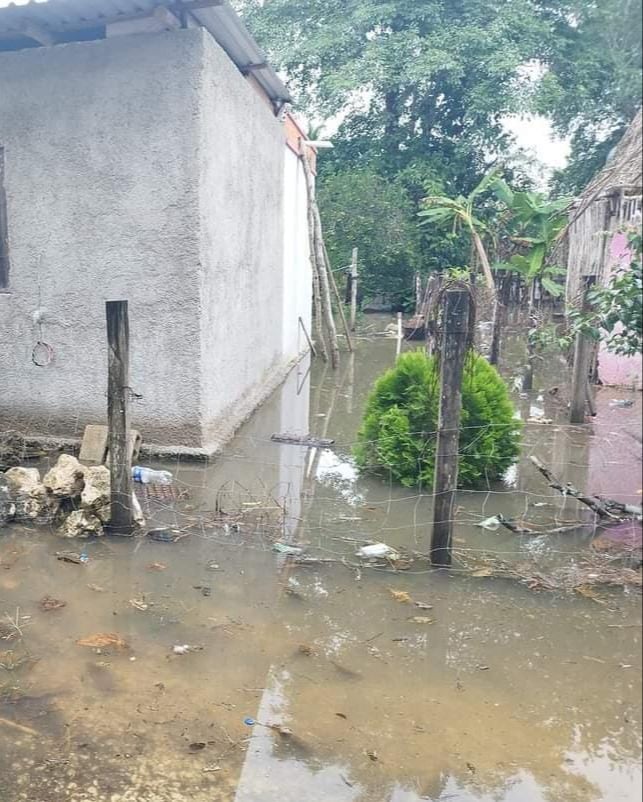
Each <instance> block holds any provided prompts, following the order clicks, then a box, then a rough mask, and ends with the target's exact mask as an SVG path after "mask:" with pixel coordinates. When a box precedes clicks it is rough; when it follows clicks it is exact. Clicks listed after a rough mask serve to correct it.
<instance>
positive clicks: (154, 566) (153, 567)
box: [147, 563, 167, 571]
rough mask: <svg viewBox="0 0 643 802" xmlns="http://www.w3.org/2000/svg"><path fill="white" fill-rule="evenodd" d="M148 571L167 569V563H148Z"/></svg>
mask: <svg viewBox="0 0 643 802" xmlns="http://www.w3.org/2000/svg"><path fill="white" fill-rule="evenodd" d="M147 570H148V571H167V565H165V563H150V564H149V565H148V566H147Z"/></svg>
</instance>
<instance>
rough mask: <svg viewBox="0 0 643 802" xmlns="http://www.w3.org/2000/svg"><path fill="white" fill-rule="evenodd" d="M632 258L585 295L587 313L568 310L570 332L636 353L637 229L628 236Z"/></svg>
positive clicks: (641, 296) (641, 271) (642, 273)
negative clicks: (605, 282)
mask: <svg viewBox="0 0 643 802" xmlns="http://www.w3.org/2000/svg"><path fill="white" fill-rule="evenodd" d="M629 240H630V249H631V253H632V260H631V263H630V264H629V266H628V267H624V268H621V269H620V270H617V271H616V272H615V273H614V275H613V276H612V277H611V278H610V280H609V282H608V283H607V285H605V286H597V287H595V288H594V289H593V290H592V291H591V292H590V295H589V302H590V305H591V307H592V311H591V312H590V313H588V314H587V313H582V312H580V311H578V310H575V309H571V310H570V311H569V318H570V322H571V335H572V336H575V334H576V333H577V332H578V331H583V332H584V333H585V334H589V336H591V337H593V338H594V339H596V340H598V339H602V340H603V341H604V342H605V344H606V345H607V349H608V351H611V352H612V353H614V354H619V355H621V356H636V355H637V354H640V353H641V352H642V351H643V259H642V256H643V245H642V238H641V233H640V231H639V230H636V231H635V232H632V233H631V234H630V237H629Z"/></svg>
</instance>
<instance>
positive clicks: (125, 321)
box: [105, 301, 134, 535]
mask: <svg viewBox="0 0 643 802" xmlns="http://www.w3.org/2000/svg"><path fill="white" fill-rule="evenodd" d="M105 312H106V316H107V360H108V376H107V429H108V435H107V437H108V439H107V443H108V448H109V470H110V481H111V485H110V487H111V490H110V494H111V498H110V508H111V519H110V524H109V532H110V533H111V534H114V535H131V534H132V530H133V529H134V516H133V510H132V463H131V456H130V428H129V410H128V406H129V392H130V388H129V318H128V312H127V301H107V303H106V305H105Z"/></svg>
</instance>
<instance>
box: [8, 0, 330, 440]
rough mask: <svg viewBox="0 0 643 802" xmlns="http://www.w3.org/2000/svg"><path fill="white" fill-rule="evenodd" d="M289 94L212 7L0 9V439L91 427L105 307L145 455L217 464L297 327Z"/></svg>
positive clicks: (58, 0)
mask: <svg viewBox="0 0 643 802" xmlns="http://www.w3.org/2000/svg"><path fill="white" fill-rule="evenodd" d="M289 100H290V98H289V96H288V92H287V90H286V88H285V87H284V85H283V84H282V82H281V80H280V79H279V77H278V76H277V75H276V73H275V72H274V71H273V70H272V69H271V68H270V67H269V65H268V64H267V63H266V60H265V58H264V56H263V54H262V53H261V52H260V50H259V49H258V47H257V45H256V43H255V42H254V40H253V39H252V38H251V36H250V34H249V33H248V31H247V30H246V28H245V27H244V25H243V23H242V22H241V20H240V19H239V18H238V17H237V15H236V14H235V12H234V11H233V10H232V8H231V7H230V6H229V4H228V3H227V1H226V0H183V2H177V3H176V4H170V5H160V4H159V2H158V0H82V2H80V0H48V2H44V3H33V2H31V3H28V4H26V5H20V6H15V5H10V6H8V7H3V8H0V431H2V430H6V429H18V430H20V431H22V432H24V433H26V434H28V435H34V436H55V437H63V438H68V437H75V438H78V437H80V436H82V432H83V430H84V427H85V425H87V424H89V423H104V422H105V417H106V387H107V376H106V374H107V348H106V335H105V301H106V300H124V299H126V300H128V302H129V312H130V327H131V382H132V390H133V392H134V393H136V397H137V400H136V402H135V403H134V404H133V406H132V425H133V426H134V427H136V428H137V429H139V430H140V431H141V432H142V434H143V437H144V440H145V442H146V443H148V444H150V443H151V444H155V445H158V446H160V447H164V448H169V449H171V450H187V451H190V450H192V451H194V452H198V453H212V452H214V451H215V450H216V449H217V448H218V447H219V446H220V445H221V444H222V443H224V442H225V441H226V440H227V439H229V437H230V436H231V435H232V433H233V432H234V431H235V429H236V428H237V427H238V426H239V425H240V423H242V422H243V421H244V420H245V419H246V418H247V417H248V415H249V414H250V413H251V412H252V411H253V410H254V409H255V408H256V407H257V405H258V404H259V403H261V402H262V400H263V399H265V398H266V397H267V395H268V394H269V393H270V392H271V391H272V390H274V389H275V388H276V387H277V386H278V385H279V383H280V382H281V381H283V379H284V378H285V377H286V375H287V374H288V372H289V370H290V369H291V368H292V366H293V365H294V364H295V363H296V362H297V360H298V359H299V358H300V356H301V354H302V353H303V352H304V350H305V346H306V342H305V335H304V333H303V326H305V327H306V328H307V329H308V330H310V316H311V302H310V295H311V291H310V288H311V275H310V261H309V249H308V226H307V211H306V187H305V182H304V176H303V169H302V165H301V162H300V160H299V157H298V152H299V147H300V140H301V139H302V137H303V134H302V132H301V131H300V130H299V128H298V127H297V124H296V123H295V121H294V120H293V119H292V117H290V116H289V115H288V114H286V113H285V112H284V108H285V106H286V104H287V103H288V102H289ZM311 158H313V159H314V154H311ZM302 324H303V326H302Z"/></svg>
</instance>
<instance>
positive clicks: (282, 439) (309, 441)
mask: <svg viewBox="0 0 643 802" xmlns="http://www.w3.org/2000/svg"><path fill="white" fill-rule="evenodd" d="M270 439H271V440H272V441H273V442H274V443H285V444H286V445H291V446H306V447H307V448H330V447H331V446H332V445H334V444H335V441H334V440H329V439H327V438H324V437H312V436H311V435H309V434H307V435H301V436H300V435H296V434H273V436H272V437H271V438H270Z"/></svg>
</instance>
